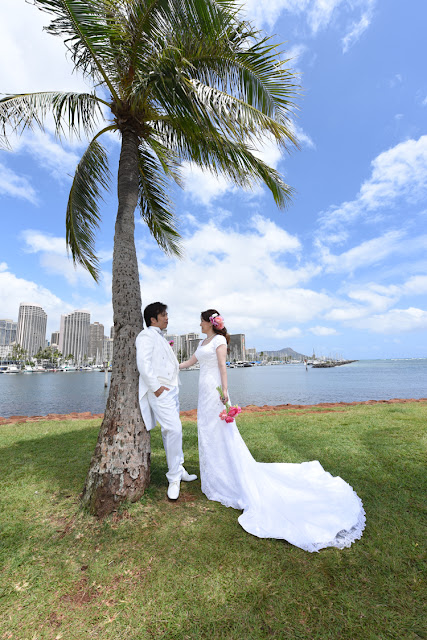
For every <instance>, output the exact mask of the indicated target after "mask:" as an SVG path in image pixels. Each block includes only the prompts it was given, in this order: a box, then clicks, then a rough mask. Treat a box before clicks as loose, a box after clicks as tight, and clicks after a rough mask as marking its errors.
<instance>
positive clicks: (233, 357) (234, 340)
mask: <svg viewBox="0 0 427 640" xmlns="http://www.w3.org/2000/svg"><path fill="white" fill-rule="evenodd" d="M245 356H246V350H245V334H244V333H234V334H233V335H231V336H230V343H229V345H228V358H229V359H230V361H231V362H236V361H237V362H239V361H242V360H245Z"/></svg>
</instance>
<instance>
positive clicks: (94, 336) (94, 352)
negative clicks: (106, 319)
mask: <svg viewBox="0 0 427 640" xmlns="http://www.w3.org/2000/svg"><path fill="white" fill-rule="evenodd" d="M103 351H104V325H103V324H100V323H99V322H94V323H93V324H91V325H90V330H89V357H90V358H92V360H93V361H94V362H96V364H100V363H101V362H102V356H103Z"/></svg>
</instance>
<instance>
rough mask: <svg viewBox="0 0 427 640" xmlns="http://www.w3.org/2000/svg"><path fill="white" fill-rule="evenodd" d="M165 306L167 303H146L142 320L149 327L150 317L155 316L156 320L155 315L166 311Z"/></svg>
mask: <svg viewBox="0 0 427 640" xmlns="http://www.w3.org/2000/svg"><path fill="white" fill-rule="evenodd" d="M167 308H168V306H167V304H163V302H152V303H151V304H149V305H147V306H146V307H145V309H144V320H145V324H146V325H147V327H151V318H156V320H157V316H158V315H159V314H160V313H163V311H166V309H167Z"/></svg>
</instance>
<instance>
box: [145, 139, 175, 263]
mask: <svg viewBox="0 0 427 640" xmlns="http://www.w3.org/2000/svg"><path fill="white" fill-rule="evenodd" d="M158 149H159V147H157V150H158ZM167 188H168V184H167V179H166V177H165V174H164V172H163V170H162V166H161V164H160V163H159V162H158V161H157V160H156V158H155V157H154V155H153V153H152V151H151V150H150V148H149V147H148V146H146V145H143V146H140V148H139V192H140V197H139V207H140V211H141V217H142V219H143V220H144V222H145V223H146V224H147V227H148V229H149V231H150V233H151V235H152V236H153V238H154V239H155V241H156V242H157V244H158V245H159V247H160V248H161V249H163V251H164V252H165V253H166V254H168V255H173V256H177V257H181V256H182V248H181V243H180V238H181V236H180V234H179V233H178V231H177V229H176V224H175V219H174V212H173V206H172V202H171V200H170V199H169V197H168V195H167Z"/></svg>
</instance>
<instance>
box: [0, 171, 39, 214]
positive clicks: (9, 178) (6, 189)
mask: <svg viewBox="0 0 427 640" xmlns="http://www.w3.org/2000/svg"><path fill="white" fill-rule="evenodd" d="M0 195H6V196H11V197H12V198H21V199H23V200H28V202H31V203H32V204H37V194H36V191H35V189H34V188H33V187H32V185H31V183H30V181H29V180H28V178H26V177H25V176H23V175H21V176H20V175H18V174H17V173H15V172H14V171H12V170H11V169H9V168H8V167H6V166H5V165H3V164H1V163H0Z"/></svg>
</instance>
